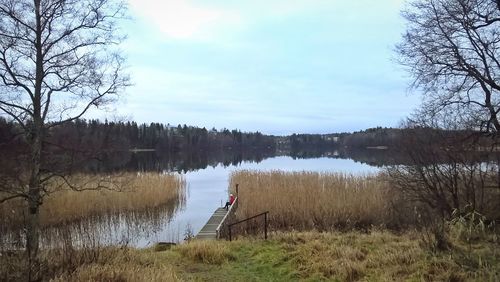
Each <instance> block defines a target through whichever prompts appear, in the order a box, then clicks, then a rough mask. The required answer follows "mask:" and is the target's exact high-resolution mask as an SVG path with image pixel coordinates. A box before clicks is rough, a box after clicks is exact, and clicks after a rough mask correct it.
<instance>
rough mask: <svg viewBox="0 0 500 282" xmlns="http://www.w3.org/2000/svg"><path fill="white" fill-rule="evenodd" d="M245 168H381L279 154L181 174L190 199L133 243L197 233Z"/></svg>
mask: <svg viewBox="0 0 500 282" xmlns="http://www.w3.org/2000/svg"><path fill="white" fill-rule="evenodd" d="M244 169H251V170H264V171H269V170H282V171H318V172H344V173H351V174H367V173H376V172H377V171H378V170H379V168H377V167H373V166H370V165H367V164H363V163H359V162H355V161H353V160H351V159H338V158H327V157H322V158H313V159H294V158H292V157H286V156H279V157H272V158H268V159H265V160H263V161H261V162H252V161H243V162H241V163H239V164H231V165H228V166H225V165H223V164H218V165H215V166H209V167H207V168H204V169H199V170H196V171H189V172H185V173H179V175H181V176H182V177H184V178H185V179H186V182H187V191H186V201H185V203H184V205H183V207H181V208H180V209H178V210H177V211H176V212H175V213H174V214H173V216H172V218H171V219H170V221H169V222H165V223H164V224H162V225H161V226H160V227H156V228H155V229H156V231H155V232H152V233H150V234H145V235H139V236H138V238H136V239H135V240H132V241H131V243H132V244H133V245H135V246H137V247H145V246H148V245H151V244H153V243H155V242H159V241H170V242H171V241H174V242H177V241H182V239H183V238H184V235H185V233H186V231H187V230H188V229H189V230H190V232H192V233H193V234H197V233H198V231H199V230H200V229H201V228H202V227H203V225H204V224H205V223H206V222H207V220H208V219H209V218H210V216H211V215H212V213H213V211H214V210H215V209H217V208H218V207H220V206H222V205H223V204H224V203H225V202H226V200H227V198H228V188H229V187H228V183H229V175H230V174H231V172H233V171H237V170H244Z"/></svg>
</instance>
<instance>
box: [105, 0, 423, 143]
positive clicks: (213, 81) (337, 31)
mask: <svg viewBox="0 0 500 282" xmlns="http://www.w3.org/2000/svg"><path fill="white" fill-rule="evenodd" d="M128 1H129V13H130V15H131V20H129V21H127V22H125V23H123V31H124V32H125V33H126V34H127V35H128V39H127V40H126V41H125V42H124V43H123V45H122V46H121V48H122V50H123V52H124V54H125V56H126V58H127V63H128V65H129V67H128V72H129V74H130V76H131V81H132V83H133V85H132V86H131V87H129V88H127V90H126V93H125V95H124V96H123V98H122V99H121V101H120V102H119V104H118V105H117V106H116V112H115V113H114V114H115V115H117V116H120V117H124V118H125V119H130V120H135V121H137V122H141V123H142V122H146V123H149V122H161V123H164V124H167V123H170V124H172V125H177V124H187V125H193V126H199V127H206V128H208V129H210V128H213V127H215V128H217V129H221V128H229V129H234V128H236V129H240V130H242V131H260V132H263V133H266V134H275V135H286V134H291V133H332V132H347V131H357V130H362V129H366V128H369V127H375V126H388V127H389V126H398V124H399V123H400V121H401V120H403V119H404V118H405V117H406V116H408V115H409V114H410V113H411V112H412V111H413V110H414V109H415V108H416V107H417V106H418V105H419V103H420V98H419V96H418V95H416V94H410V93H409V92H408V85H409V82H410V81H409V79H408V75H407V73H406V72H405V71H404V69H402V67H401V66H399V65H398V64H397V63H396V62H395V53H394V46H395V44H397V43H398V42H399V41H400V39H401V34H402V33H403V32H404V29H405V23H404V20H403V19H402V17H401V16H400V10H401V9H402V7H403V0H380V1H373V0H355V1H353V0H296V1H294V0H266V1H263V0H239V1H223V0H210V1H208V0H204V1H198V0H128Z"/></svg>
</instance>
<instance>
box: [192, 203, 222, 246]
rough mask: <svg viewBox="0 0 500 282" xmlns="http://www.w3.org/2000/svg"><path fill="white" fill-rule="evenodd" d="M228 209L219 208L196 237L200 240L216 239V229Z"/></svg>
mask: <svg viewBox="0 0 500 282" xmlns="http://www.w3.org/2000/svg"><path fill="white" fill-rule="evenodd" d="M226 214H227V211H226V209H224V208H218V209H216V210H215V211H214V213H213V215H212V216H211V217H210V218H209V219H208V221H207V223H206V224H205V225H204V226H203V227H202V228H201V230H200V232H198V234H197V235H196V237H195V238H196V239H200V240H215V239H217V232H216V229H217V227H218V226H219V224H220V223H221V222H222V220H223V219H224V217H225V216H226Z"/></svg>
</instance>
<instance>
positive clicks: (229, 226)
mask: <svg viewBox="0 0 500 282" xmlns="http://www.w3.org/2000/svg"><path fill="white" fill-rule="evenodd" d="M268 214H269V211H266V212H263V213H260V214H258V215H254V216H252V217H249V218H246V219H243V220H240V221H237V222H234V223H231V224H228V226H227V227H228V231H229V241H232V239H233V232H232V227H233V226H236V225H238V224H241V223H244V222H248V221H249V220H252V219H255V218H258V217H261V216H263V217H264V239H266V240H267V229H268Z"/></svg>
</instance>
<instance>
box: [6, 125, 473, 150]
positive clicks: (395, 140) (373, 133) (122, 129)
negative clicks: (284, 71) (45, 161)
mask: <svg viewBox="0 0 500 282" xmlns="http://www.w3.org/2000/svg"><path fill="white" fill-rule="evenodd" d="M16 126H17V125H16V124H15V123H13V122H10V121H8V120H6V119H4V118H0V145H4V146H5V145H8V144H10V145H14V144H19V143H23V142H22V140H23V138H28V137H26V136H19V135H17V134H16V132H17V130H16ZM437 133H439V136H440V137H442V136H443V135H446V136H449V137H450V138H453V139H456V140H460V139H464V140H465V139H466V138H469V137H470V136H472V135H473V133H471V132H463V131H460V132H457V131H446V132H445V131H439V130H436V129H430V128H405V129H399V128H385V127H376V128H369V129H366V130H363V131H358V132H353V133H332V134H292V135H289V136H273V135H265V134H262V133H260V132H241V131H240V130H235V129H233V130H229V129H221V130H217V129H215V128H213V129H209V130H207V129H206V128H199V127H194V126H187V125H177V126H171V125H164V124H161V123H150V124H137V123H136V122H130V121H127V122H113V121H99V120H76V121H73V122H70V123H66V124H63V125H57V126H54V127H52V128H50V129H49V132H47V133H46V134H47V135H48V139H47V140H49V141H48V145H52V146H56V147H64V148H79V150H85V149H89V150H92V149H96V148H99V149H104V150H107V151H129V150H133V149H151V150H155V151H157V152H162V153H179V152H196V151H211V150H237V151H240V150H242V151H255V150H265V151H273V152H283V153H285V154H286V152H292V153H293V152H297V151H308V150H332V149H346V148H350V149H367V148H379V149H380V148H382V149H385V147H387V148H398V147H400V146H402V145H404V144H406V143H408V139H409V136H421V137H423V138H427V139H429V140H428V141H429V142H432V140H431V139H430V138H431V137H432V136H435V135H436V134H437Z"/></svg>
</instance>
